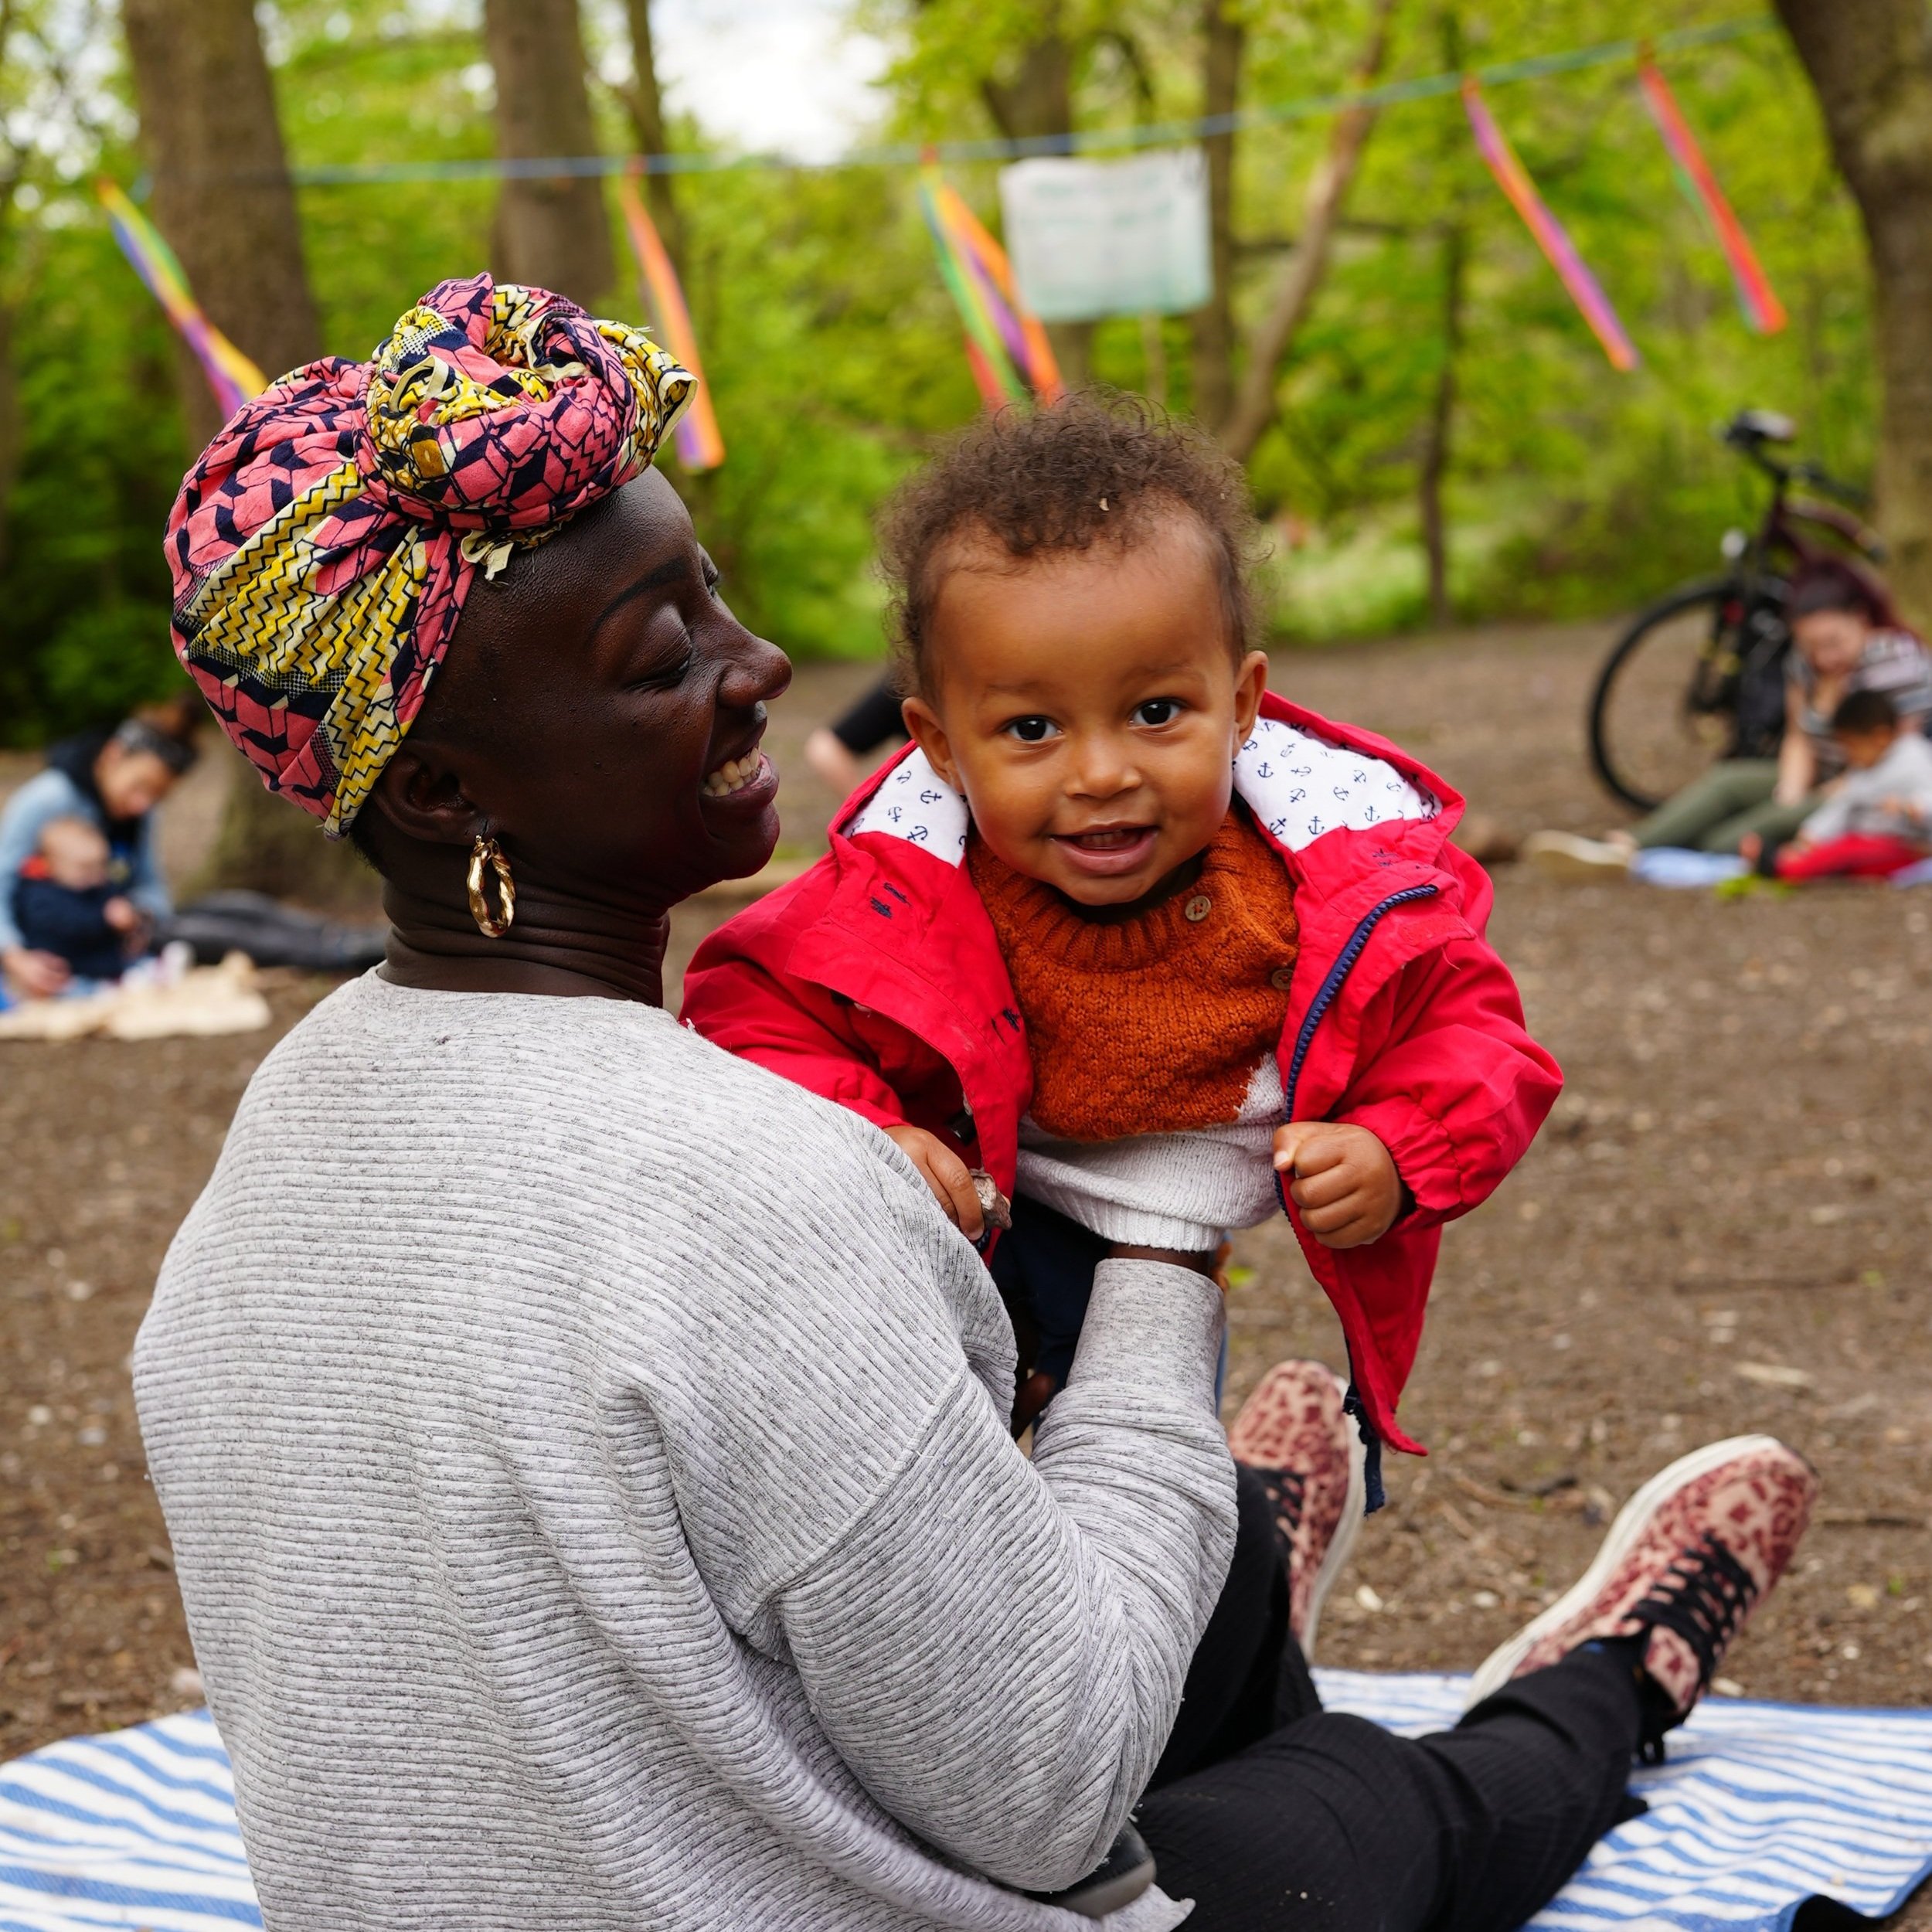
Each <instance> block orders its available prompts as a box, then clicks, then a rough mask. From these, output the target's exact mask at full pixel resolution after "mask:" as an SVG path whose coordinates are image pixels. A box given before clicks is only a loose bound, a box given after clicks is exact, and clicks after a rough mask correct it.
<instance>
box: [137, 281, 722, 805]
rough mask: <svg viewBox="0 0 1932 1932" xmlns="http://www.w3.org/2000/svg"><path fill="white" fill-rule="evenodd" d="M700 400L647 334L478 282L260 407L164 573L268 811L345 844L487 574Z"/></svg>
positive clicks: (180, 642)
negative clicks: (300, 816)
mask: <svg viewBox="0 0 1932 1932" xmlns="http://www.w3.org/2000/svg"><path fill="white" fill-rule="evenodd" d="M695 386H696V381H695V379H694V378H693V377H692V376H691V375H690V373H689V372H688V371H687V370H685V369H683V368H682V367H681V366H679V364H678V363H677V362H675V360H674V359H672V357H671V356H670V355H667V354H666V353H665V351H664V350H663V349H660V348H658V345H656V344H655V342H651V340H650V339H649V338H648V337H647V336H645V335H644V334H643V333H642V332H641V331H639V330H638V329H634V328H628V327H627V326H625V325H624V324H623V323H621V322H610V321H594V320H593V319H592V318H590V316H588V315H585V313H584V312H583V310H582V309H580V308H578V307H577V304H575V303H574V302H571V301H566V300H565V299H564V298H563V297H562V296H560V295H553V294H550V293H549V291H547V290H545V289H541V288H519V287H515V286H512V284H507V283H505V284H497V283H495V282H492V280H491V278H490V277H488V275H475V276H472V277H470V278H469V279H468V281H447V282H442V283H439V284H437V287H434V288H433V289H431V290H430V292H429V293H428V294H427V295H425V296H424V297H423V298H422V300H421V301H419V302H418V303H417V304H416V305H415V307H414V308H411V309H410V311H409V312H408V313H407V314H406V315H404V316H403V318H402V319H401V320H400V321H398V322H397V323H396V327H395V328H394V329H393V331H392V332H391V333H390V335H389V340H388V341H387V342H385V343H383V345H382V346H381V347H380V348H379V349H378V350H377V351H376V355H375V356H374V357H373V359H372V360H370V361H369V362H346V361H344V360H342V359H340V358H338V357H330V358H326V359H324V360H323V361H321V362H311V363H310V364H308V366H307V367H306V368H303V369H295V370H294V371H292V372H291V373H290V374H288V375H287V376H283V377H282V378H281V380H280V381H279V382H276V383H270V385H269V386H268V387H267V389H265V390H264V391H263V393H261V394H260V396H257V397H256V398H255V400H253V402H250V403H246V404H244V405H243V407H242V408H241V409H240V410H238V411H237V412H236V414H235V415H234V416H233V417H232V418H231V419H230V422H229V423H228V425H227V427H226V428H225V429H224V430H223V431H222V432H221V434H219V436H217V437H216V438H215V440H214V441H213V442H212V443H211V444H209V446H208V447H207V449H206V451H203V453H202V457H201V460H200V461H199V462H198V463H196V465H195V466H194V468H192V470H190V471H189V473H188V475H187V477H186V478H185V481H183V483H182V489H181V495H179V497H178V498H176V500H175V508H174V513H173V515H172V516H171V517H170V518H169V519H168V538H167V546H168V563H169V565H170V566H171V567H172V570H173V572H174V580H175V606H174V641H175V653H176V655H178V656H179V658H180V659H181V661H182V664H183V665H185V667H186V668H187V669H188V672H189V675H191V676H192V678H193V679H194V680H195V682H196V684H197V685H199V686H200V688H201V690H202V694H203V695H204V696H206V698H207V699H208V702H209V704H210V705H212V706H213V707H214V709H215V712H216V715H217V716H219V718H220V719H221V721H222V723H223V726H225V727H226V730H227V732H228V734H229V736H230V737H231V738H233V740H234V741H235V742H236V744H237V745H239V746H240V747H241V749H242V750H243V751H244V752H245V753H247V756H248V757H249V759H250V761H251V762H252V763H253V764H254V766H255V767H256V769H257V770H258V771H259V772H260V774H261V775H262V780H263V782H264V784H266V785H267V787H268V788H269V790H270V791H276V792H281V793H282V794H284V795H285V796H286V797H287V798H291V799H293V800H294V802H295V803H296V804H298V805H300V806H301V807H302V808H303V809H304V811H309V812H312V813H313V814H314V815H315V816H316V817H317V818H320V819H321V821H322V822H323V825H324V828H325V830H327V831H328V832H329V833H330V834H331V835H332V836H336V837H339V836H340V835H342V832H344V831H345V830H346V829H347V828H348V826H349V823H350V821H352V819H353V818H355V815H356V813H357V812H358V811H359V810H360V809H361V808H362V805H363V804H364V802H365V801H366V800H367V798H368V797H369V793H370V791H372V789H373V787H374V786H375V784H376V780H377V778H378V777H380V776H381V774H382V770H383V766H384V765H385V764H387V763H388V761H389V757H391V755H392V754H393V753H394V751H395V750H396V747H397V746H398V745H400V743H402V741H403V734H404V733H406V731H407V730H409V728H410V723H411V721H412V720H413V719H414V718H415V716H416V715H417V713H418V712H419V711H420V709H422V705H423V697H424V696H425V694H426V693H427V691H428V689H429V686H430V679H432V678H433V677H434V675H435V672H436V668H437V665H439V664H440V663H441V662H442V660H443V654H444V652H445V651H447V649H448V648H449V643H450V639H451V636H452V635H453V634H454V631H455V629H456V621H457V617H459V616H460V615H461V613H462V609H463V603H464V598H465V597H466V596H467V595H468V592H469V588H470V586H471V583H473V582H474V580H475V577H476V573H477V572H478V570H482V571H484V572H485V574H486V575H488V576H491V577H494V576H495V574H496V573H497V571H498V570H500V569H501V568H502V566H503V563H505V560H507V559H508V558H509V556H510V554H511V553H512V552H513V551H515V550H518V549H531V548H532V547H534V546H536V545H537V544H539V543H543V542H544V541H546V539H548V538H549V537H552V536H555V535H556V533H557V532H558V531H559V530H560V529H563V526H564V525H565V524H566V523H567V522H569V521H570V519H571V518H572V517H573V516H574V515H577V512H579V511H580V510H583V509H587V507H588V506H589V505H591V504H593V503H595V502H598V501H599V500H600V498H604V497H606V496H607V495H610V494H611V492H612V491H614V490H616V489H617V488H621V486H622V485H624V484H625V483H628V481H630V480H631V478H633V477H634V476H636V475H637V474H639V473H640V472H641V471H642V470H644V469H645V468H646V467H647V466H648V464H649V463H650V461H651V457H652V456H653V455H654V454H655V453H656V451H657V449H658V445H659V444H661V443H662V440H664V437H665V434H667V432H668V430H669V429H670V427H671V425H672V423H673V422H674V421H675V420H676V417H677V415H678V413H679V410H681V409H682V407H683V406H684V405H685V402H686V401H687V400H689V396H690V395H691V393H692V389H694V388H695Z"/></svg>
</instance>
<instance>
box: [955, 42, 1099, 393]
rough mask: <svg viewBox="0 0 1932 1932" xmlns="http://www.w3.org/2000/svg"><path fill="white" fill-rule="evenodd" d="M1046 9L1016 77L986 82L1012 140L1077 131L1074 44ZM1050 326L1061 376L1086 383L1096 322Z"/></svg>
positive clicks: (997, 119)
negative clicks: (1040, 30) (1041, 30)
mask: <svg viewBox="0 0 1932 1932" xmlns="http://www.w3.org/2000/svg"><path fill="white" fill-rule="evenodd" d="M1043 13H1044V14H1045V18H1046V26H1047V28H1048V31H1047V32H1046V33H1045V34H1043V36H1041V37H1040V38H1039V39H1038V40H1036V41H1034V42H1033V43H1032V44H1031V45H1030V46H1029V47H1028V48H1027V49H1026V52H1025V53H1023V54H1022V55H1021V56H1020V62H1019V70H1018V71H1017V72H1016V73H1015V74H1014V76H1013V78H1012V80H985V81H984V82H982V83H981V93H982V94H983V95H984V96H985V101H986V107H987V111H988V113H989V114H992V117H993V122H994V125H995V126H996V127H997V128H998V129H999V131H1000V132H1001V133H1002V134H1004V135H1005V137H1006V138H1007V139H1008V140H1009V141H1029V140H1034V139H1037V138H1039V137H1040V136H1042V135H1046V134H1071V133H1072V132H1073V49H1072V47H1071V46H1069V45H1068V43H1067V42H1066V38H1065V36H1063V34H1062V33H1061V32H1060V9H1059V7H1058V5H1053V6H1051V7H1049V8H1046V9H1043ZM1046 339H1047V340H1048V342H1050V343H1051V344H1052V345H1053V357H1054V359H1055V360H1056V362H1058V363H1059V364H1060V376H1061V379H1062V380H1063V381H1064V382H1065V383H1066V386H1067V387H1068V388H1069V389H1078V388H1080V386H1081V385H1082V384H1083V383H1085V382H1086V381H1087V379H1088V377H1089V376H1090V374H1091V372H1092V368H1093V359H1094V325H1093V324H1092V323H1091V322H1049V323H1047V324H1046Z"/></svg>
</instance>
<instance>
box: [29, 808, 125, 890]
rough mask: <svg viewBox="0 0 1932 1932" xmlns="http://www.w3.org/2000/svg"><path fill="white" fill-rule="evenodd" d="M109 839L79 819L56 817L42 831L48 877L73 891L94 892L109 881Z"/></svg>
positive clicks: (41, 847) (41, 850)
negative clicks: (97, 887)
mask: <svg viewBox="0 0 1932 1932" xmlns="http://www.w3.org/2000/svg"><path fill="white" fill-rule="evenodd" d="M40 856H41V857H42V858H43V859H45V860H46V864H47V876H48V877H49V879H52V880H53V883H55V884H56V886H66V889H68V890H69V891H70V892H83V893H84V892H92V891H93V890H94V888H95V887H96V886H104V885H105V884H106V883H107V863H108V860H109V858H110V857H111V854H110V853H109V852H108V850H107V840H106V839H104V838H102V837H101V835H100V833H99V832H97V831H96V830H95V829H94V827H93V826H92V825H87V824H85V823H83V821H81V820H80V819H78V818H56V819H55V820H54V821H53V823H52V824H51V825H48V826H46V828H44V829H43V831H42V832H41V834H40Z"/></svg>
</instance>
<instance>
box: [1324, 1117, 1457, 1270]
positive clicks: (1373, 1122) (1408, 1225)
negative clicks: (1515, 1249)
mask: <svg viewBox="0 0 1932 1932" xmlns="http://www.w3.org/2000/svg"><path fill="white" fill-rule="evenodd" d="M1340 1118H1341V1119H1342V1120H1343V1121H1346V1122H1347V1124H1349V1126H1351V1127H1360V1128H1366V1129H1367V1130H1368V1131H1369V1133H1371V1134H1373V1135H1374V1136H1375V1137H1376V1139H1377V1140H1378V1141H1380V1142H1381V1143H1382V1145H1383V1146H1384V1147H1386V1148H1387V1149H1388V1150H1389V1158H1390V1159H1391V1160H1392V1161H1393V1162H1395V1164H1396V1176H1397V1178H1398V1179H1400V1181H1401V1182H1402V1185H1403V1187H1404V1188H1405V1189H1407V1191H1408V1194H1409V1197H1410V1200H1411V1202H1413V1206H1411V1207H1410V1209H1409V1210H1408V1212H1407V1213H1404V1214H1403V1215H1401V1216H1399V1217H1398V1218H1397V1219H1396V1221H1395V1222H1394V1223H1393V1224H1392V1225H1391V1226H1390V1227H1389V1233H1390V1234H1414V1233H1420V1231H1421V1230H1423V1229H1424V1228H1433V1227H1439V1226H1441V1224H1442V1223H1444V1221H1449V1220H1453V1219H1454V1218H1455V1217H1456V1216H1458V1214H1461V1213H1466V1212H1467V1211H1468V1209H1470V1208H1471V1207H1473V1206H1475V1202H1473V1201H1471V1199H1469V1198H1468V1194H1467V1192H1466V1191H1465V1189H1464V1185H1463V1173H1462V1166H1461V1162H1459V1161H1458V1159H1457V1158H1456V1146H1455V1143H1454V1141H1452V1140H1451V1139H1450V1138H1449V1134H1448V1131H1447V1129H1446V1128H1444V1126H1443V1124H1442V1123H1441V1122H1440V1121H1438V1120H1437V1119H1436V1118H1435V1117H1434V1115H1433V1114H1425V1113H1424V1112H1423V1111H1422V1109H1421V1108H1420V1107H1419V1106H1418V1105H1417V1104H1416V1102H1415V1101H1414V1100H1412V1099H1402V1100H1376V1101H1373V1102H1372V1103H1370V1104H1369V1105H1368V1106H1366V1107H1351V1108H1350V1109H1349V1111H1348V1112H1347V1113H1345V1114H1342V1115H1341V1116H1340ZM1385 1238H1386V1237H1385Z"/></svg>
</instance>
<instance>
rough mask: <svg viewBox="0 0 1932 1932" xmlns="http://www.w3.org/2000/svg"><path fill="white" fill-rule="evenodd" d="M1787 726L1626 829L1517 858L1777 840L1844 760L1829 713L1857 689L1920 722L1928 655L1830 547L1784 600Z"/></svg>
mask: <svg viewBox="0 0 1932 1932" xmlns="http://www.w3.org/2000/svg"><path fill="white" fill-rule="evenodd" d="M1787 614H1788V616H1789V617H1790V621H1791V644H1792V649H1791V655H1790V658H1789V660H1788V662H1787V669H1786V682H1785V693H1784V698H1785V704H1784V717H1785V725H1784V738H1783V740H1782V742H1781V743H1780V745H1779V747H1778V753H1777V757H1775V758H1723V759H1720V760H1719V761H1718V762H1717V763H1716V764H1714V765H1713V766H1712V767H1711V768H1710V770H1708V771H1707V772H1706V773H1705V774H1704V775H1703V776H1702V777H1701V778H1696V779H1693V780H1692V782H1691V783H1690V784H1688V785H1686V786H1685V787H1684V788H1683V790H1682V791H1680V792H1679V793H1678V794H1677V795H1676V796H1675V798H1671V799H1668V800H1667V801H1665V803H1664V804H1662V805H1660V806H1658V808H1657V809H1656V810H1655V811H1653V812H1652V813H1651V815H1649V817H1648V818H1641V819H1639V820H1638V822H1637V823H1636V824H1635V825H1632V826H1631V828H1629V829H1628V831H1627V832H1612V833H1611V835H1609V837H1607V838H1579V837H1577V835H1576V834H1575V833H1573V832H1556V831H1544V832H1533V833H1532V834H1531V835H1530V836H1529V838H1527V839H1526V840H1525V841H1524V842H1523V856H1524V857H1525V858H1526V859H1528V860H1529V862H1531V863H1532V864H1533V865H1535V866H1536V867H1537V868H1538V869H1539V870H1540V871H1542V872H1546V873H1548V874H1549V875H1550V876H1553V877H1556V878H1564V879H1583V878H1597V877H1601V876H1604V875H1605V874H1607V873H1614V872H1625V871H1628V869H1629V867H1630V863H1631V860H1632V859H1634V857H1635V856H1636V855H1637V854H1638V852H1649V851H1654V850H1656V849H1659V848H1661V847H1665V846H1669V847H1674V848H1679V849H1682V848H1689V849H1691V850H1692V851H1696V852H1740V853H1741V852H1743V851H1744V842H1745V841H1746V840H1747V838H1748V839H1753V840H1755V841H1756V842H1757V843H1756V847H1755V849H1757V850H1760V851H1761V850H1763V849H1765V848H1767V847H1770V848H1772V849H1775V848H1776V847H1777V846H1779V845H1782V844H1784V842H1785V841H1786V840H1787V839H1789V838H1791V837H1793V836H1794V835H1795V833H1796V832H1797V831H1798V828H1799V826H1801V825H1802V824H1803V823H1804V821H1805V819H1806V818H1808V817H1809V816H1810V815H1811V813H1812V812H1813V811H1816V810H1817V808H1818V806H1819V805H1820V804H1821V803H1822V802H1823V798H1822V795H1821V789H1820V787H1821V785H1822V784H1823V783H1824V781H1825V780H1827V779H1828V778H1830V777H1833V776H1834V775H1835V774H1836V773H1838V771H1839V770H1842V767H1843V764H1844V758H1843V754H1842V752H1841V751H1840V750H1839V749H1838V744H1837V743H1836V741H1835V740H1834V738H1833V737H1832V726H1831V723H1830V720H1831V719H1832V716H1833V714H1834V713H1835V710H1836V709H1837V707H1838V704H1839V703H1840V702H1842V700H1843V699H1845V698H1847V697H1849V696H1850V695H1851V694H1852V692H1855V691H1878V692H1883V693H1884V694H1885V696H1886V697H1887V698H1888V699H1889V700H1890V702H1891V703H1892V706H1893V709H1894V710H1895V711H1896V713H1897V715H1898V716H1899V717H1900V719H1902V720H1903V721H1905V722H1906V723H1909V724H1910V726H1911V727H1912V729H1913V730H1915V731H1922V730H1923V729H1924V726H1925V724H1926V720H1927V716H1928V714H1929V713H1932V655H1928V653H1927V650H1926V648H1925V646H1924V645H1923V644H1922V643H1921V642H1920V641H1919V639H1918V638H1917V637H1915V636H1914V635H1913V634H1912V632H1910V631H1908V630H1906V628H1904V626H1903V624H1901V623H1900V621H1899V618H1898V617H1897V615H1896V613H1895V612H1894V611H1893V608H1892V604H1891V601H1890V600H1889V598H1888V597H1886V594H1885V593H1884V591H1883V590H1882V589H1881V588H1880V587H1879V586H1878V585H1877V584H1876V583H1873V582H1872V580H1871V579H1870V578H1869V577H1867V576H1866V574H1865V573H1863V572H1862V571H1861V570H1858V569H1857V568H1856V567H1855V566H1853V565H1852V564H1851V563H1847V562H1845V561H1844V560H1842V559H1840V558H1837V557H1824V558H1820V559H1818V560H1816V561H1815V562H1814V563H1808V564H1807V565H1806V566H1804V568H1803V569H1802V570H1801V571H1800V572H1799V573H1798V576H1797V577H1795V579H1794V580H1793V582H1792V584H1791V600H1790V603H1789V604H1788V606H1787Z"/></svg>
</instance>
